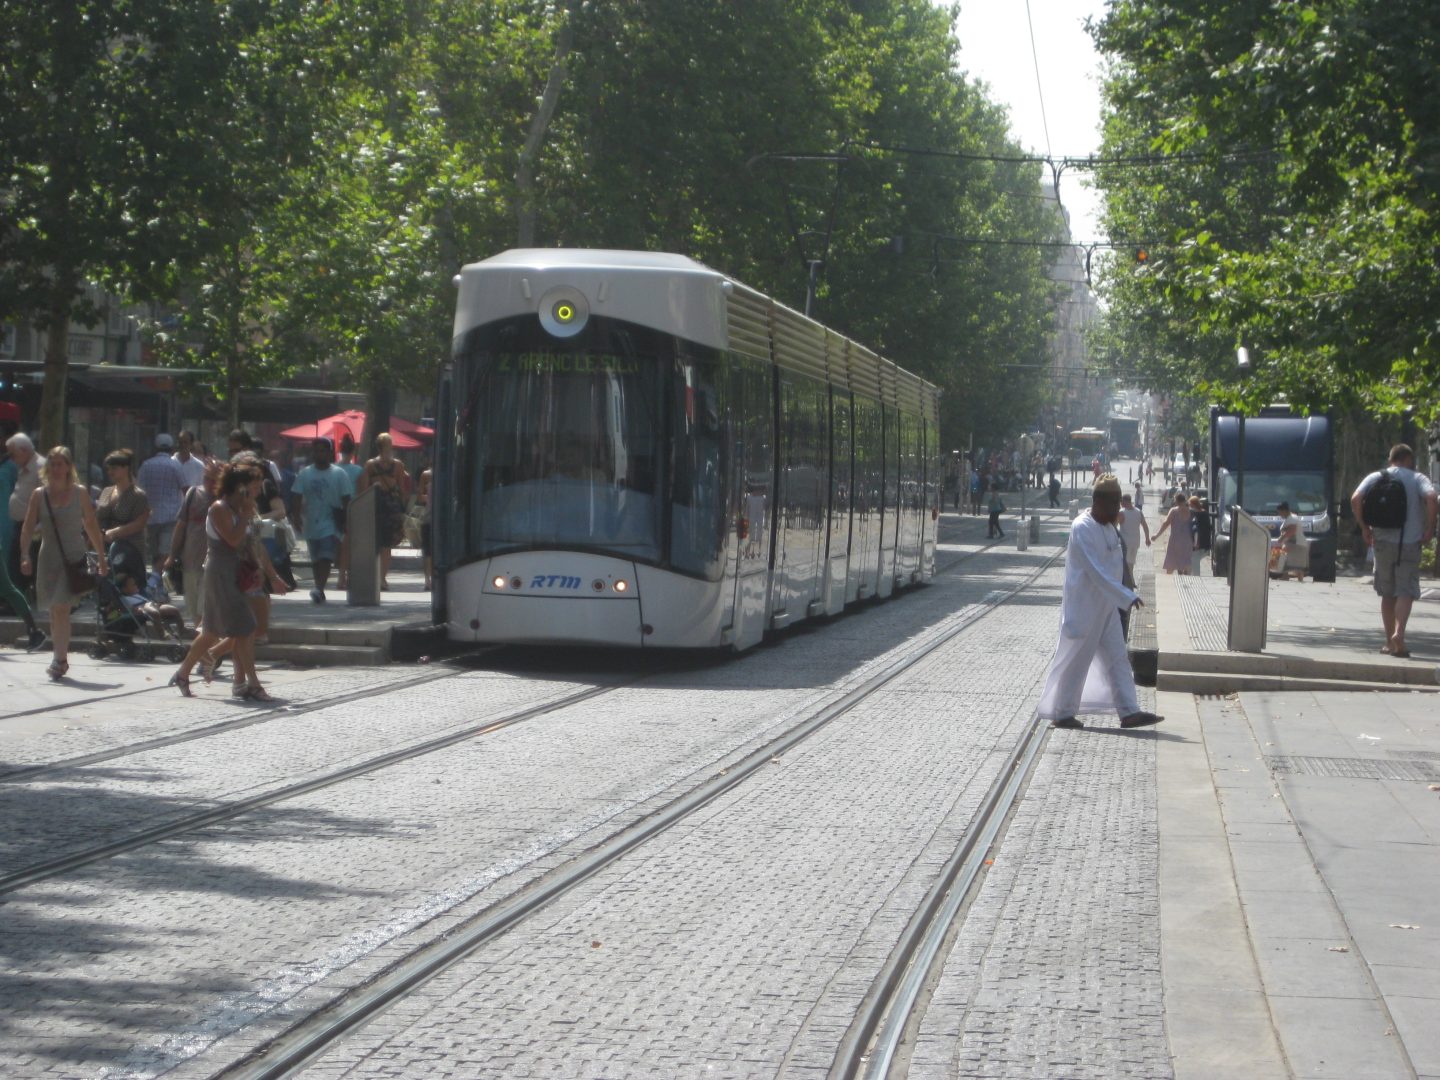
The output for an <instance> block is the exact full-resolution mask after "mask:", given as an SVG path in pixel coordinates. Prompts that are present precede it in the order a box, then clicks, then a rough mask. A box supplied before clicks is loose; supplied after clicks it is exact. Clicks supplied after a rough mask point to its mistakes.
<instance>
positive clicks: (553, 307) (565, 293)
mask: <svg viewBox="0 0 1440 1080" xmlns="http://www.w3.org/2000/svg"><path fill="white" fill-rule="evenodd" d="M589 321H590V302H589V301H588V300H586V299H585V294H584V293H582V292H581V291H580V290H579V289H572V288H571V287H570V286H569V285H560V286H558V287H556V288H554V289H551V290H550V291H549V292H547V293H546V294H545V295H544V296H542V297H541V298H540V325H541V326H543V327H544V328H545V332H546V333H547V334H549V335H550V336H551V337H557V338H568V337H574V336H575V335H576V334H578V333H580V331H581V330H583V329H585V324H586V323H587V322H589Z"/></svg>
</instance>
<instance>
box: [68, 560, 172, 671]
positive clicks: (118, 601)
mask: <svg viewBox="0 0 1440 1080" xmlns="http://www.w3.org/2000/svg"><path fill="white" fill-rule="evenodd" d="M143 571H144V563H143V562H142V563H141V564H140V567H139V568H138V572H140V573H143ZM132 572H133V571H132V568H131V567H130V566H129V564H128V563H127V562H124V561H122V565H121V567H119V568H115V567H112V569H111V574H110V576H109V577H99V578H96V580H95V644H94V645H92V646H91V647H90V656H91V657H92V658H93V659H96V660H101V659H104V658H105V657H106V656H108V655H110V654H111V653H115V654H117V655H119V656H120V657H121V658H122V659H124V660H136V659H139V660H159V659H162V658H168V659H169V660H171V661H172V662H174V663H177V664H178V663H179V662H180V661H181V660H184V659H185V654H186V653H187V652H188V651H189V644H188V643H187V642H185V641H183V640H182V639H181V637H180V635H179V632H178V631H176V629H175V628H174V627H173V626H171V625H170V624H169V623H168V622H166V621H165V620H164V619H152V618H150V617H149V616H147V615H145V614H144V613H143V612H141V611H138V610H133V609H132V608H131V607H130V606H129V605H127V604H126V603H125V595H124V594H123V593H122V592H121V591H120V586H119V585H118V584H117V582H118V581H119V580H120V578H121V576H122V575H128V574H131V573H132ZM136 580H137V581H139V580H142V579H141V578H139V577H136ZM142 595H143V596H144V597H145V598H146V599H147V600H154V601H155V602H157V603H168V602H169V600H170V597H169V595H168V594H167V593H166V592H165V587H164V584H163V582H162V581H161V577H160V575H159V574H151V575H150V577H149V579H148V580H147V581H146V586H145V589H144V590H143V592H142Z"/></svg>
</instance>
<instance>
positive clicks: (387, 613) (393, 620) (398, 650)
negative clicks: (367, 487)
mask: <svg viewBox="0 0 1440 1080" xmlns="http://www.w3.org/2000/svg"><path fill="white" fill-rule="evenodd" d="M294 566H295V579H296V582H297V583H298V585H299V586H300V587H299V588H298V589H296V590H294V591H293V592H290V593H288V594H286V595H285V596H275V597H271V604H270V634H269V639H270V640H269V644H266V645H261V646H259V647H258V648H257V649H256V657H257V659H259V660H260V661H261V662H263V663H269V664H276V663H288V664H292V665H296V666H302V667H311V666H319V667H334V666H339V665H357V664H359V665H369V664H387V663H389V662H391V661H392V660H412V659H415V657H417V656H419V655H421V654H422V653H425V652H429V651H431V645H430V644H429V639H428V637H427V635H425V634H424V633H423V628H424V627H428V626H429V625H430V622H431V614H430V594H429V593H428V592H426V591H425V587H424V586H425V576H424V572H423V569H422V567H421V565H420V553H419V552H418V551H416V550H413V549H411V548H396V549H395V551H394V554H393V558H392V562H391V568H390V584H391V586H392V588H391V589H389V590H387V591H386V592H384V593H382V594H381V596H380V605H379V606H378V607H358V606H356V607H352V606H351V605H349V604H347V603H346V600H345V593H344V592H343V591H342V590H340V589H337V588H335V587H334V585H335V581H336V578H335V576H334V575H333V574H332V576H331V579H330V586H331V587H330V589H329V590H327V602H326V603H324V604H316V603H314V602H313V601H312V600H311V599H310V595H309V593H310V587H311V585H312V584H313V583H314V582H313V578H312V577H311V572H310V566H309V564H308V563H306V562H296V563H295V564H294ZM177 604H181V605H182V609H183V601H182V600H181V599H180V598H178V597H177ZM35 615H36V618H37V619H38V620H39V622H40V625H41V626H42V627H45V628H47V629H48V627H49V615H48V613H45V612H38V611H37V612H36V613H35ZM190 624H191V620H190V619H189V618H188V616H187V618H186V625H187V626H188V625H190ZM71 625H72V627H73V633H74V641H75V645H74V647H73V649H72V652H74V653H82V654H83V653H84V651H85V649H86V648H88V646H89V643H90V641H91V640H92V639H93V637H94V628H95V604H94V600H93V598H91V599H89V600H87V601H85V602H84V603H83V604H81V605H80V607H79V608H78V609H76V611H75V613H74V614H73V615H72V616H71ZM397 631H398V633H397ZM23 637H24V626H23V625H22V624H21V622H20V620H19V619H16V618H13V617H10V616H6V617H4V618H0V642H3V643H4V644H6V645H9V644H11V643H14V642H16V641H19V640H21V639H23Z"/></svg>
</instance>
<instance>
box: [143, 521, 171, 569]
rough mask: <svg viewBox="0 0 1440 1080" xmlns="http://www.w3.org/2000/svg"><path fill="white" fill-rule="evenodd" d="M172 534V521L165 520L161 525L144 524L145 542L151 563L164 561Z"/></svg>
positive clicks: (168, 551)
mask: <svg viewBox="0 0 1440 1080" xmlns="http://www.w3.org/2000/svg"><path fill="white" fill-rule="evenodd" d="M174 535H175V522H173V521H167V522H165V524H163V525H146V526H145V543H146V547H147V549H148V554H149V557H150V563H151V564H152V565H155V564H159V563H162V562H164V561H165V556H167V555H169V554H170V541H171V539H172V538H173V537H174Z"/></svg>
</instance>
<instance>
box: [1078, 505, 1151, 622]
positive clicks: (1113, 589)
mask: <svg viewBox="0 0 1440 1080" xmlns="http://www.w3.org/2000/svg"><path fill="white" fill-rule="evenodd" d="M1124 565H1125V563H1124V558H1123V556H1122V555H1121V554H1120V537H1119V536H1118V535H1116V532H1115V528H1114V526H1111V525H1102V524H1100V522H1098V521H1096V520H1095V519H1094V518H1093V517H1091V516H1090V511H1088V510H1086V511H1085V512H1084V513H1083V514H1078V515H1077V516H1076V518H1075V521H1074V523H1073V524H1072V525H1071V526H1070V546H1069V547H1068V548H1067V549H1066V551H1065V585H1064V589H1063V592H1062V599H1061V601H1060V621H1061V624H1062V626H1063V627H1064V633H1065V636H1067V637H1083V636H1084V635H1085V633H1086V630H1085V629H1084V627H1086V626H1087V625H1088V624H1090V623H1094V622H1096V621H1099V620H1103V619H1105V618H1107V617H1108V615H1109V613H1110V612H1111V611H1114V610H1116V609H1117V608H1118V609H1122V610H1123V609H1128V608H1129V607H1130V605H1131V604H1133V603H1134V602H1135V601H1136V600H1137V599H1138V598H1139V596H1140V594H1139V593H1137V592H1135V591H1134V590H1133V589H1128V588H1126V587H1125V585H1124V583H1123V582H1122V581H1121V580H1120V578H1121V575H1122V574H1123V573H1124Z"/></svg>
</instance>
